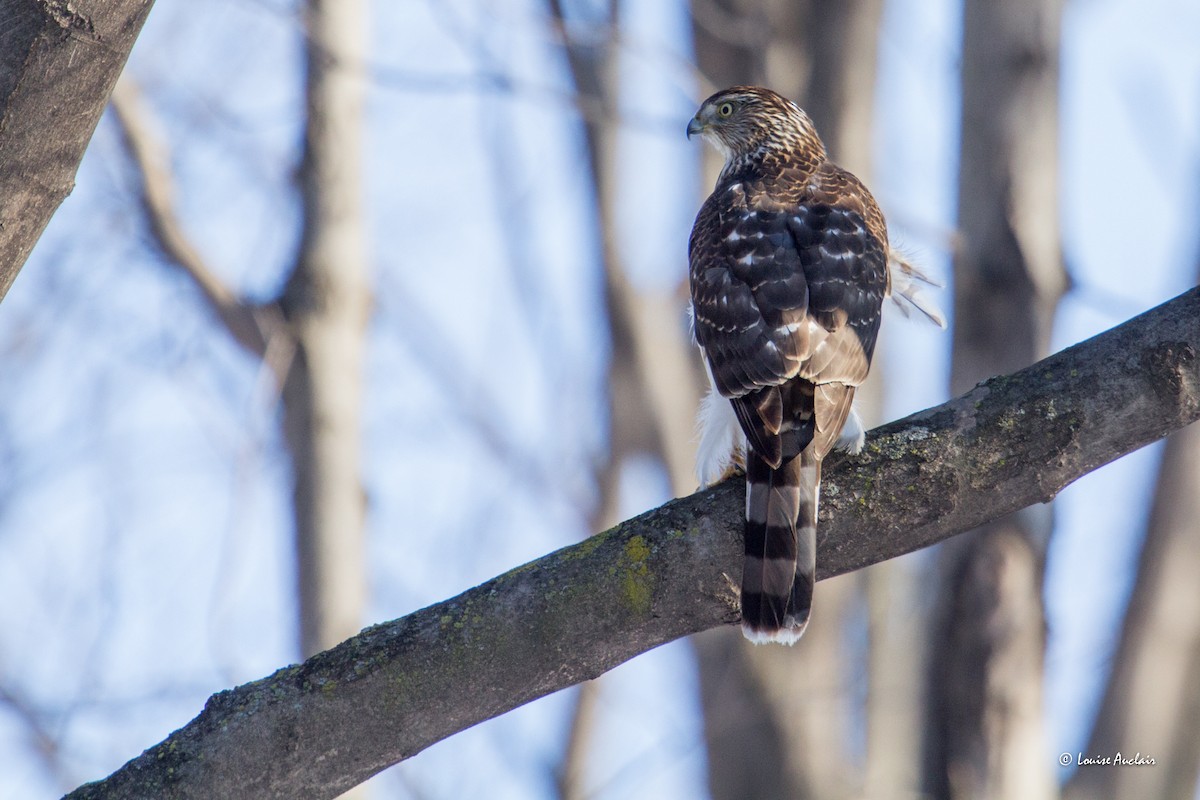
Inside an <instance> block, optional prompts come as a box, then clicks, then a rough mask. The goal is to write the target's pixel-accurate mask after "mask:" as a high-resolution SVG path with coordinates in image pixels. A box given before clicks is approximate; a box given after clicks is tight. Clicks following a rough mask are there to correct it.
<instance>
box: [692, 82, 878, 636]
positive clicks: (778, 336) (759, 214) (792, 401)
mask: <svg viewBox="0 0 1200 800" xmlns="http://www.w3.org/2000/svg"><path fill="white" fill-rule="evenodd" d="M687 133H688V137H689V138H690V137H691V136H692V134H700V135H702V136H703V137H704V138H705V139H707V140H708V141H710V142H711V143H712V144H714V145H715V146H716V147H717V149H718V150H720V151H721V152H722V154H723V155H724V156H725V166H724V168H723V169H722V170H721V175H720V177H719V178H718V180H717V186H716V188H715V189H714V190H713V193H712V194H711V195H710V196H709V198H708V199H707V200H706V201H705V202H704V205H703V206H702V207H701V209H700V213H699V214H698V215H697V216H696V223H695V226H694V227H693V228H692V236H691V242H690V247H689V255H690V272H689V277H690V284H691V295H692V307H693V312H694V325H695V334H696V340H697V342H698V343H699V345H700V347H701V349H702V350H703V352H704V356H705V359H706V361H707V364H708V368H709V375H710V377H711V379H712V382H713V385H714V386H715V387H716V389H717V391H718V392H719V393H720V395H721V396H722V397H725V398H728V400H729V403H730V404H731V405H732V407H733V412H734V413H735V414H736V416H737V420H738V422H739V423H740V427H741V430H742V432H743V433H744V435H745V437H746V442H747V445H748V452H747V453H746V458H745V461H746V528H745V540H746V541H745V545H746V547H745V553H746V557H745V562H744V566H743V570H742V586H741V599H742V630H743V632H744V633H745V634H746V637H747V638H749V639H751V640H752V641H755V642H763V641H776V642H783V643H787V644H791V643H793V642H795V641H796V640H797V639H798V638H800V635H801V634H802V633H803V632H804V628H805V625H806V624H807V623H808V617H809V611H810V608H811V606H812V593H813V584H814V581H815V578H816V527H817V502H818V497H819V491H820V480H821V461H822V459H823V458H824V457H825V455H826V454H827V453H828V452H829V451H830V449H831V448H832V447H833V446H834V443H835V441H836V440H837V439H838V436H839V434H840V433H841V431H842V428H843V426H844V425H845V423H846V420H847V417H848V415H849V414H850V411H851V403H852V402H853V399H854V390H855V388H856V387H857V386H858V385H859V384H861V383H862V382H863V380H864V379H865V378H866V377H867V370H868V369H869V367H870V365H871V355H872V353H873V352H874V350H875V337H876V334H877V333H878V331H879V320H880V312H881V306H882V304H883V299H884V297H885V296H886V295H887V293H888V291H889V272H888V243H887V242H888V238H887V228H886V226H885V224H884V220H883V214H882V213H880V211H879V207H878V206H877V205H876V204H875V200H874V199H873V198H872V197H871V194H870V192H868V191H867V189H866V187H864V186H863V185H862V183H861V182H860V181H859V180H858V179H857V178H855V177H854V176H853V175H851V174H850V173H849V172H846V171H845V170H844V169H841V168H840V167H838V166H836V165H835V164H832V163H831V162H829V161H828V160H827V159H826V157H825V147H824V145H822V143H821V140H820V138H819V137H818V136H817V132H816V129H815V128H814V127H813V123H812V120H810V119H809V118H808V115H806V114H805V113H804V112H803V111H802V110H800V108H799V107H798V106H797V105H796V104H795V103H792V102H791V101H790V100H787V99H785V98H783V97H781V96H779V95H778V94H776V93H775V92H772V91H770V90H767V89H762V88H757V87H748V86H738V87H734V88H732V89H726V90H725V91H722V92H718V93H717V94H715V95H713V96H712V97H710V98H709V99H707V100H705V101H704V103H703V104H702V105H701V106H700V110H699V111H697V112H696V116H695V117H693V118H692V120H691V122H690V123H688V128H687Z"/></svg>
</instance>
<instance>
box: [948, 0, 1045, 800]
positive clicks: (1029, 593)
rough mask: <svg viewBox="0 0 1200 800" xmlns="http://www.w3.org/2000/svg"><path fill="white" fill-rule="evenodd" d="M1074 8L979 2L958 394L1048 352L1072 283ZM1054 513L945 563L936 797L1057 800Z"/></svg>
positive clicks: (1021, 521) (975, 540) (967, 75)
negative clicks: (1067, 231) (1048, 711)
mask: <svg viewBox="0 0 1200 800" xmlns="http://www.w3.org/2000/svg"><path fill="white" fill-rule="evenodd" d="M1061 13H1062V10H1061V2H1060V0H1014V1H1013V2H1007V3H995V2H991V1H990V0H967V2H966V4H965V6H964V16H963V50H962V136H961V142H962V144H961V158H960V162H959V176H960V177H959V195H958V233H959V237H958V247H957V249H956V251H955V254H954V256H955V258H954V292H955V298H954V301H955V315H954V348H953V355H952V359H951V391H952V392H961V391H963V390H964V389H965V388H966V387H968V386H971V385H972V384H974V383H975V382H976V381H978V380H980V379H981V378H983V377H985V376H987V375H995V374H997V373H1007V372H1011V371H1013V370H1015V369H1019V368H1021V367H1024V366H1025V365H1027V364H1031V363H1033V362H1034V361H1035V360H1037V359H1038V358H1041V357H1042V356H1044V355H1045V353H1046V349H1047V347H1048V342H1049V337H1050V329H1051V325H1052V323H1053V318H1054V310H1055V308H1056V306H1057V303H1058V300H1059V297H1060V296H1061V295H1062V293H1063V291H1064V289H1065V288H1066V274H1065V271H1064V270H1063V267H1062V259H1061V253H1060V249H1059V238H1058V169H1057V164H1058V158H1057V152H1058V49H1059V27H1060V22H1061ZM1051 521H1052V516H1051V514H1050V511H1049V509H1039V510H1038V513H1024V514H1020V515H1016V516H1013V517H1009V518H1006V519H1002V520H996V521H994V522H993V523H992V524H990V525H988V526H987V527H986V528H985V529H983V530H981V531H979V532H978V533H976V534H975V535H972V536H969V537H963V538H962V539H961V540H958V541H956V542H954V543H952V544H950V545H948V546H947V547H945V548H943V549H942V552H941V553H940V560H941V562H942V563H941V567H940V571H941V582H942V584H943V585H942V586H941V587H940V588H939V591H938V592H937V596H938V607H937V608H936V609H935V612H934V614H935V621H934V623H933V624H932V625H930V626H929V630H930V636H931V643H930V655H929V659H930V661H929V663H930V670H929V689H928V691H929V721H928V724H927V725H926V726H925V731H926V743H927V750H926V775H925V781H924V782H925V788H926V790H927V791H928V792H929V793H930V794H931V795H932V796H933V797H938V798H949V797H954V798H968V797H969V798H981V800H983V799H986V798H1007V797H1023V798H1029V800H1036V799H1037V798H1048V797H1053V796H1054V795H1056V794H1057V786H1056V784H1055V781H1054V772H1053V770H1054V766H1053V762H1052V761H1050V760H1047V759H1045V758H1041V757H1040V755H1041V754H1042V753H1043V752H1044V741H1043V722H1042V716H1043V711H1042V674H1043V669H1042V662H1043V656H1044V651H1045V622H1044V617H1043V612H1042V605H1041V588H1042V587H1041V581H1042V573H1043V565H1044V554H1045V546H1046V541H1047V539H1048V537H1049V533H1050V527H1051Z"/></svg>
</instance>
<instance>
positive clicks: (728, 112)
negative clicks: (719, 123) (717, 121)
mask: <svg viewBox="0 0 1200 800" xmlns="http://www.w3.org/2000/svg"><path fill="white" fill-rule="evenodd" d="M717 116H718V117H720V118H721V119H725V118H727V117H732V116H733V103H721V105H719V106H717Z"/></svg>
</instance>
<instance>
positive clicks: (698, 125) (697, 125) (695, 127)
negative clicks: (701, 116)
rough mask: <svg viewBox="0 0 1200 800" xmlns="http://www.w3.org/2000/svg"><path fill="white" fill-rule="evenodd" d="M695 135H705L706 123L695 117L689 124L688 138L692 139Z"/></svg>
mask: <svg viewBox="0 0 1200 800" xmlns="http://www.w3.org/2000/svg"><path fill="white" fill-rule="evenodd" d="M693 133H704V123H703V122H701V121H700V120H698V119H696V118H695V117H692V121H691V122H689V123H688V127H687V137H688V138H689V139H691V138H692V134H693Z"/></svg>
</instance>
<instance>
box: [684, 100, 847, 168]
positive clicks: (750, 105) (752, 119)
mask: <svg viewBox="0 0 1200 800" xmlns="http://www.w3.org/2000/svg"><path fill="white" fill-rule="evenodd" d="M692 134H700V135H701V136H703V137H704V138H705V139H707V140H708V141H710V142H712V144H713V145H714V146H715V147H716V148H717V149H718V150H720V151H721V154H722V155H723V156H725V161H726V164H729V163H731V162H733V161H736V160H738V159H741V158H744V157H746V156H752V155H754V154H756V153H760V152H767V151H776V152H781V151H787V152H790V153H792V154H801V155H804V156H807V158H806V159H805V160H809V159H811V160H813V161H816V162H818V163H819V162H820V161H822V160H824V158H825V147H824V145H822V144H821V139H820V137H818V136H817V130H816V128H814V127H813V123H812V120H811V119H809V118H808V114H805V113H804V112H803V111H802V110H801V109H800V107H799V106H798V105H796V104H795V103H793V102H792V101H791V100H788V99H787V98H786V97H781V96H780V95H778V94H776V93H775V92H773V91H771V90H770V89H763V88H761V87H759V86H734V87H733V88H732V89H725V90H723V91H720V92H717V93H716V94H714V95H713V96H712V97H710V98H708V99H707V100H705V101H704V102H703V103H701V104H700V110H699V111H697V112H696V116H694V117H692V121H691V122H689V123H688V126H687V135H688V138H689V139H690V138H691V137H692Z"/></svg>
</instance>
